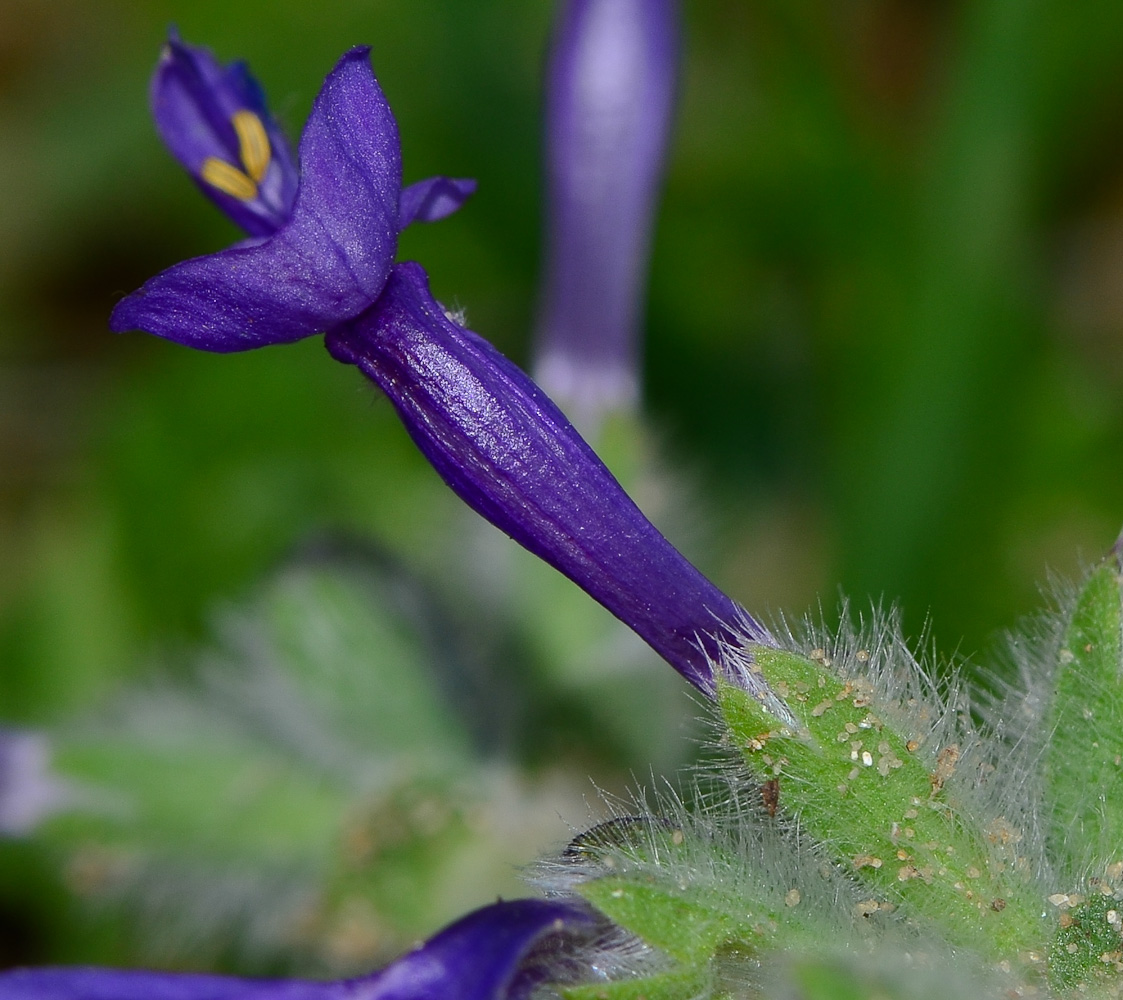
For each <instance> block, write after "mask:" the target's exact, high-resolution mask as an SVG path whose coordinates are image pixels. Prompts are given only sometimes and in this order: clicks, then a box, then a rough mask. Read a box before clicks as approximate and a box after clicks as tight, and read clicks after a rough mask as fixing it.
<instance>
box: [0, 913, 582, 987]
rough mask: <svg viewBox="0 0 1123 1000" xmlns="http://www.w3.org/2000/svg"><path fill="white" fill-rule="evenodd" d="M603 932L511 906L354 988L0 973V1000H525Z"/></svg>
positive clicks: (464, 921) (573, 918) (472, 917)
mask: <svg viewBox="0 0 1123 1000" xmlns="http://www.w3.org/2000/svg"><path fill="white" fill-rule="evenodd" d="M602 925H603V922H602V921H599V920H598V919H597V918H596V917H595V916H594V915H593V914H592V913H591V912H590V911H589V910H588V908H586V907H584V906H582V905H579V904H574V903H568V902H562V901H556V900H555V901H547V900H541V899H518V900H513V901H511V902H506V903H495V904H494V905H492V906H487V907H484V908H483V909H480V910H476V911H475V912H474V913H470V914H468V916H466V917H463V918H461V919H460V920H458V921H457V922H456V923H454V924H452V925H451V926H449V927H447V928H446V929H445V930H443V931H441V932H440V933H439V934H437V935H435V936H434V937H432V938H430V939H429V941H427V942H426V943H425V944H424V945H422V946H421V947H420V948H417V949H415V950H414V951H411V952H410V953H409V954H407V955H403V956H402V957H401V958H399V959H398V960H397V961H396V962H392V963H391V964H390V965H388V966H387V967H386V968H385V969H382V970H381V971H380V972H375V973H372V974H371V975H369V976H360V977H358V978H357V979H347V980H337V981H334V982H314V981H310V980H299V979H276V980H264V979H236V978H234V977H232V976H208V975H187V974H183V973H175V972H138V971H132V970H117V969H93V968H72V969H17V970H15V971H12V972H4V973H0V1000H526V998H527V997H528V996H529V995H530V992H531V990H533V989H534V988H535V987H536V986H538V985H540V984H542V983H543V982H550V981H552V980H553V979H554V975H553V971H552V970H553V968H554V965H553V964H552V963H551V959H552V958H553V959H555V960H556V959H557V958H558V957H564V956H565V954H566V953H567V952H569V951H573V950H574V949H575V947H577V946H579V945H580V944H582V943H583V942H584V940H585V939H586V938H588V937H589V936H590V935H592V934H593V933H595V932H596V930H597V929H598V928H599V927H601V926H602ZM564 971H568V970H565V969H563V972H564Z"/></svg>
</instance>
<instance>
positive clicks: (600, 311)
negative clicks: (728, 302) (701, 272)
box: [534, 0, 678, 420]
mask: <svg viewBox="0 0 1123 1000" xmlns="http://www.w3.org/2000/svg"><path fill="white" fill-rule="evenodd" d="M677 57H678V22H677V16H676V10H675V3H674V0H570V2H567V3H563V4H562V10H561V16H560V19H559V23H558V25H557V29H556V35H555V40H554V48H553V54H552V59H551V63H550V69H549V78H548V82H547V96H546V116H547V132H546V167H547V182H548V187H549V215H548V218H547V222H546V229H547V243H546V254H545V264H546V270H545V276H544V285H543V291H542V299H541V303H540V309H539V318H538V330H537V337H538V344H537V357H536V361H535V368H534V371H535V378H536V380H537V381H538V382H539V383H540V384H541V385H542V386H543V388H545V389H546V391H547V392H549V393H550V394H551V395H552V396H554V397H555V398H557V399H559V400H561V401H562V402H563V404H572V406H573V407H574V408H575V413H584V414H587V415H588V416H589V417H590V418H592V419H594V420H595V418H596V415H597V414H598V413H599V412H601V411H602V410H604V409H611V408H614V407H626V406H629V405H631V404H633V403H634V402H635V401H636V400H637V398H638V395H639V373H638V370H637V369H638V364H639V345H638V342H637V329H638V326H639V323H640V320H641V313H642V302H641V300H642V297H643V295H644V289H645V284H646V282H645V276H646V271H647V261H648V252H649V242H650V238H651V228H652V216H653V212H654V205H655V198H656V193H657V189H658V185H659V180H660V176H661V174H662V171H663V160H664V155H665V151H666V145H667V136H668V132H669V129H670V121H671V114H672V110H673V104H674V91H675V79H676V66H677Z"/></svg>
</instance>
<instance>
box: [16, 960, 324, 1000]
mask: <svg viewBox="0 0 1123 1000" xmlns="http://www.w3.org/2000/svg"><path fill="white" fill-rule="evenodd" d="M345 995H346V993H345V990H344V989H343V988H342V986H341V984H339V983H316V982H301V981H299V980H284V979H281V980H267V979H235V978H234V977H232V976H195V975H187V974H183V973H174V972H139V971H134V970H131V969H92V968H85V967H78V968H71V969H16V970H14V971H12V972H4V973H0V1000H336V998H340V1000H342V998H343V997H344V996H345Z"/></svg>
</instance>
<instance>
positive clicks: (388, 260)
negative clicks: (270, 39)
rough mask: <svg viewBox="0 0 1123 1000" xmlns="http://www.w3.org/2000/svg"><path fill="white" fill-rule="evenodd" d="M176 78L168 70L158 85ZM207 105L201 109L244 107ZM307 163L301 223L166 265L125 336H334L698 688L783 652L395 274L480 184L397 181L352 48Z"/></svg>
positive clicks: (389, 131) (430, 435)
mask: <svg viewBox="0 0 1123 1000" xmlns="http://www.w3.org/2000/svg"><path fill="white" fill-rule="evenodd" d="M173 44H175V45H177V46H178V48H176V49H175V50H174V51H175V52H176V53H177V55H176V58H180V59H183V60H186V61H189V62H191V63H192V64H194V63H202V64H205V65H206V66H208V67H212V68H213V66H214V63H213V59H211V57H210V56H209V55H207V54H206V53H201V52H200V51H199V50H196V49H190V48H188V47H187V46H184V45H182V44H179V43H173ZM228 72H229V71H228ZM168 73H169V70H168V69H167V65H166V61H165V62H162V63H161V66H160V68H159V69H158V70H157V81H158V82H157V87H156V89H157V90H159V89H160V87H161V86H162V85H161V84H160V83H159V81H160V79H161V77H162V76H167V75H168ZM198 75H199V76H200V77H201V76H202V75H203V74H202V72H201V71H200V73H199V74H198ZM210 75H211V77H212V78H213V79H215V80H217V81H218V83H217V84H216V86H219V87H225V86H227V78H226V77H223V76H222V75H221V74H220V73H218V72H217V71H213V72H211V74H210ZM238 79H239V80H242V79H245V76H244V72H243V73H242V74H241V75H239V76H238ZM231 89H232V88H231ZM242 89H245V88H242ZM238 93H241V90H239V91H238ZM204 98H205V95H204V96H203V97H198V98H197V103H199V104H207V105H208V107H209V106H210V105H214V106H215V107H219V106H220V105H221V106H222V107H233V106H234V101H233V99H232V98H231V99H229V100H226V98H224V100H226V103H222V101H220V100H219V99H218V98H215V99H214V100H209V99H207V100H204ZM158 107H160V105H159V104H158ZM177 107H178V105H177ZM255 113H257V112H255ZM202 117H205V116H204V115H202V113H200V114H198V115H195V116H191V115H188V114H186V113H185V112H183V111H182V110H180V111H177V114H176V116H175V117H174V118H173V117H172V116H168V118H167V119H166V120H165V121H163V122H161V130H162V131H163V132H165V133H167V132H169V131H170V132H173V133H175V134H177V135H178V132H176V130H177V129H180V128H186V126H185V125H184V124H183V123H185V122H186V123H192V122H196V121H197V120H199V119H200V118H202ZM263 127H264V126H263ZM266 131H267V132H268V129H266ZM209 134H211V135H212V136H213V135H217V130H215V129H212V130H211V133H209ZM208 141H209V140H208ZM215 142H216V143H217V140H215ZM200 144H201V140H200V141H199V142H196V143H195V145H192V146H191V148H192V149H196V148H197V147H198V146H199V145H200ZM185 145H186V144H185ZM175 148H176V147H175V146H173V149H175ZM216 148H217V147H216ZM230 148H231V149H233V147H230ZM228 155H229V150H228ZM191 162H194V161H191ZM191 162H188V164H187V165H188V169H192V167H191ZM300 170H301V173H300V179H299V184H298V186H297V187H296V193H295V197H294V199H293V202H292V209H291V213H290V214H289V215H288V216H286V217H283V218H281V219H280V220H279V226H278V228H277V229H276V231H275V232H274V233H273V235H271V236H268V237H267V238H264V239H260V238H259V239H258V240H256V241H254V242H252V243H250V244H241V245H239V246H235V247H232V248H231V249H228V250H224V251H221V252H220V253H216V254H212V255H211V256H209V257H199V258H196V259H194V260H189V261H186V262H184V263H182V264H177V265H176V266H174V267H172V268H170V269H169V270H167V271H165V272H163V273H162V274H160V275H158V276H157V277H155V278H153V279H152V280H150V281H149V282H148V283H147V284H145V285H144V287H143V288H141V289H140V290H139V291H137V292H134V293H133V294H132V295H130V296H128V297H127V298H126V299H124V300H123V301H122V302H121V303H120V304H119V305H118V306H117V308H116V309H115V310H114V313H113V317H112V320H111V325H112V327H113V329H115V330H126V329H133V328H140V329H143V330H147V331H149V332H150V333H155V334H158V335H159V336H162V337H167V338H168V339H170V340H175V341H178V342H180V343H183V344H188V345H190V346H192V347H198V348H202V349H204V350H211V351H237V350H243V349H245V348H249V347H257V346H261V345H264V344H273V343H283V342H285V341H290V340H295V339H298V338H300V337H305V336H308V335H310V334H312V333H315V332H317V331H326V334H327V336H326V343H327V346H328V349H329V351H330V352H331V354H332V355H333V357H335V358H336V359H337V360H339V361H343V362H345V363H348V364H354V365H356V366H358V368H359V369H360V370H361V371H362V372H363V373H364V374H365V375H366V376H367V377H368V378H370V379H371V380H372V381H373V382H375V383H376V384H377V385H378V386H379V387H380V388H381V389H382V390H383V391H384V392H385V393H386V395H387V396H389V398H390V400H391V401H392V402H393V404H394V406H395V407H396V408H397V411H398V413H399V414H400V416H401V418H402V420H403V422H404V423H405V425H406V428H407V429H408V431H409V433H410V434H411V435H412V437H413V439H414V440H415V441H416V442H417V444H418V446H419V447H420V448H421V450H422V451H423V452H424V453H425V455H426V457H427V458H428V459H429V461H430V462H432V463H433V465H434V467H435V468H436V469H437V471H438V472H439V473H440V474H441V476H442V477H443V478H444V480H445V481H446V482H447V483H448V484H449V486H450V487H452V489H453V490H454V491H455V492H456V493H457V494H458V495H459V496H460V497H461V498H462V499H463V500H464V501H465V502H466V503H468V504H469V505H470V506H471V507H472V508H473V509H475V510H476V511H478V512H479V513H480V514H482V515H483V516H484V517H485V518H487V519H488V520H489V521H491V522H492V523H493V524H495V525H496V526H498V527H499V528H500V529H502V530H503V531H505V532H506V533H507V534H509V535H510V536H511V537H512V538H514V539H515V540H516V541H518V542H519V543H520V544H522V545H524V546H526V548H528V549H530V550H531V551H532V552H534V553H535V554H537V555H538V556H540V557H541V558H542V559H544V560H546V561H547V562H548V563H550V564H551V565H552V566H554V567H556V568H557V569H558V570H560V571H561V572H562V573H564V574H565V575H566V576H568V577H569V578H570V579H572V580H573V581H575V582H576V583H577V584H578V585H579V586H581V587H583V588H584V589H585V590H586V591H587V592H588V593H589V594H590V595H591V596H592V597H593V598H595V599H596V600H597V601H599V602H600V603H601V604H603V605H604V606H605V607H606V608H608V610H609V611H611V612H612V613H613V614H614V615H616V616H617V617H618V618H620V619H621V620H622V621H624V622H625V623H626V624H627V625H629V626H630V627H631V628H633V629H634V630H635V631H636V632H637V633H639V635H640V636H641V637H642V638H644V639H645V640H646V641H647V642H648V643H649V644H650V645H651V646H652V647H653V648H654V649H655V650H656V651H657V652H658V653H660V654H661V655H662V656H663V657H664V658H665V659H666V660H667V661H668V662H669V663H670V664H671V665H672V666H673V667H674V668H675V669H676V670H678V671H679V672H680V673H681V674H683V676H684V677H686V678H687V680H689V681H690V682H691V683H692V684H694V685H695V686H697V687H698V688H700V689H701V690H703V691H705V692H707V693H710V692H712V691H713V687H714V676H713V674H714V666H713V665H714V663H715V662H717V661H718V660H719V659H720V656H721V652H722V648H723V646H724V645H725V644H728V643H738V644H740V643H741V642H742V641H743V640H744V639H746V638H748V639H750V640H754V641H759V642H769V643H771V642H772V640H771V637H770V636H769V635H768V633H767V631H766V630H764V629H763V628H762V627H761V626H760V625H758V624H757V623H756V622H755V621H753V619H751V618H750V617H749V616H748V614H747V613H746V612H745V611H744V610H743V609H741V608H740V606H739V605H737V604H736V603H735V602H733V601H732V600H730V598H728V597H727V596H726V595H725V594H723V593H722V592H721V591H720V590H718V589H717V588H716V587H715V586H714V585H713V584H712V583H710V581H709V580H707V579H706V578H705V577H704V576H703V575H702V574H701V573H699V572H698V570H697V569H695V568H694V567H693V566H692V565H691V564H690V563H689V562H687V561H686V559H684V558H683V556H682V555H681V554H680V553H679V552H678V551H677V550H676V549H675V548H674V547H673V546H672V545H671V544H670V543H669V542H668V541H667V540H666V539H665V538H664V537H663V536H662V535H661V534H659V532H658V531H657V530H656V529H655V528H654V527H653V526H652V525H651V523H650V522H649V521H648V520H647V518H646V517H644V515H643V514H642V513H641V512H640V510H639V508H638V507H636V505H635V504H634V503H633V502H632V500H631V499H630V498H629V497H628V496H627V494H626V493H625V492H624V491H623V489H622V488H621V487H620V485H619V484H618V483H617V482H616V480H615V479H614V478H613V477H612V474H611V473H610V472H609V471H608V469H607V468H605V466H604V465H603V463H601V461H600V460H599V459H598V458H597V457H596V455H595V454H594V453H593V451H592V449H590V448H589V446H588V445H587V444H586V443H585V442H584V441H583V440H582V439H581V437H580V435H578V433H577V432H576V431H575V430H574V428H573V427H572V425H571V424H570V423H569V422H568V421H567V420H566V418H565V417H564V416H563V415H562V414H561V412H560V411H559V410H558V408H557V407H556V406H555V405H554V404H553V403H552V402H551V401H550V400H549V399H548V398H547V396H546V395H545V394H544V393H543V392H542V391H541V390H540V389H539V388H538V387H537V386H536V385H535V384H534V383H533V382H532V381H531V380H530V379H529V378H528V377H527V376H526V375H525V374H524V373H523V372H522V371H520V370H519V369H518V368H516V367H515V366H514V365H513V364H511V363H510V362H509V361H508V360H507V359H506V358H504V357H503V356H502V355H500V354H499V353H498V352H497V351H496V350H495V349H494V348H493V347H492V346H491V345H490V344H489V343H487V341H485V340H483V339H482V338H481V337H479V336H477V335H476V334H474V333H472V332H471V331H469V330H466V329H464V328H463V327H462V326H460V325H458V324H457V323H456V322H454V321H453V320H452V319H450V318H449V316H448V314H447V313H446V312H445V311H444V309H443V308H442V307H441V306H440V305H439V304H438V303H437V302H436V301H434V299H433V298H432V296H431V295H430V293H429V288H428V281H427V278H426V276H425V272H424V271H423V270H422V269H421V267H420V266H419V265H417V264H412V263H404V264H396V265H395V264H394V262H393V260H394V253H395V250H396V247H397V234H398V231H399V229H400V228H401V226H402V225H403V224H406V223H408V222H411V221H415V220H432V219H437V218H441V217H442V216H444V215H447V214H448V213H449V212H451V211H454V210H455V209H456V208H457V207H459V205H460V204H461V203H462V202H463V200H464V199H465V198H466V197H467V195H468V194H469V193H470V191H471V189H472V185H471V182H467V181H454V180H448V179H445V178H434V179H431V180H428V181H423V182H421V183H420V184H415V185H413V186H412V187H408V188H406V189H405V190H402V189H401V161H400V147H399V142H398V130H397V124H396V123H395V121H394V117H393V114H392V113H391V111H390V109H389V107H388V105H387V104H386V100H385V98H384V97H383V95H382V91H381V90H380V89H379V87H378V83H377V82H376V80H375V78H374V75H373V74H372V73H371V70H370V66H369V64H368V62H367V50H366V49H355V50H353V51H351V52H349V53H348V54H347V55H345V56H344V57H343V59H342V60H341V61H340V63H339V65H338V66H337V67H336V68H335V70H334V71H333V72H332V73H331V75H330V76H328V78H327V80H326V81H325V83H324V87H323V90H321V92H320V94H319V96H318V97H317V99H316V102H315V104H314V106H313V108H312V114H311V116H310V118H309V120H308V124H307V125H306V126H305V129H304V134H303V136H302V137H301V142H300ZM247 176H248V175H247ZM201 182H202V183H204V184H205V183H207V179H206V177H205V176H203V177H202V181H201ZM247 194H248V189H247ZM216 200H217V199H216ZM220 204H221V202H220ZM234 218H235V220H236V221H237V220H238V216H234ZM750 683H751V681H750Z"/></svg>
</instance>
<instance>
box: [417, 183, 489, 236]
mask: <svg viewBox="0 0 1123 1000" xmlns="http://www.w3.org/2000/svg"><path fill="white" fill-rule="evenodd" d="M475 190H476V182H475V181H474V180H471V179H469V178H466V177H429V178H426V179H425V180H423V181H418V182H417V183H416V184H411V185H410V186H409V187H407V188H403V189H402V197H401V200H400V201H399V202H398V226H399V228H400V229H405V228H406V226H409V225H412V224H413V223H414V222H436V221H438V220H439V219H443V218H445V217H446V216H448V215H452V213H453V212H455V211H456V210H457V209H458V208H459V207H460V206H461V205H463V204H464V202H466V201H467V200H468V198H469V197H471V195H472V194H473V193H474V192H475Z"/></svg>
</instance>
